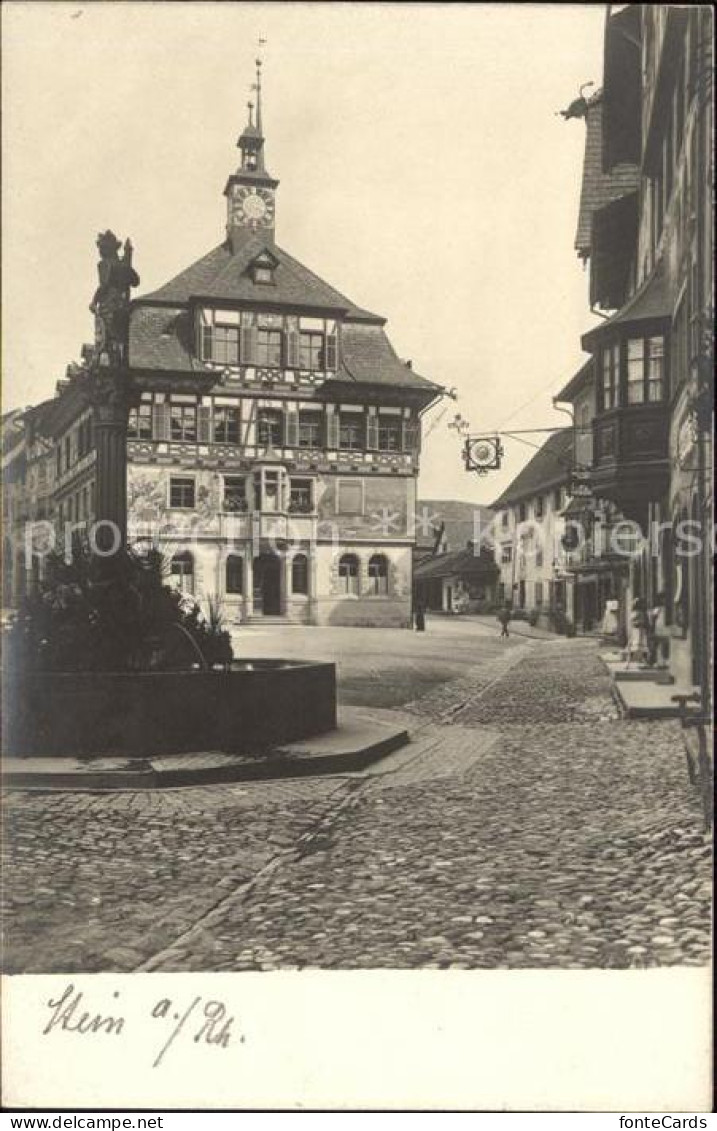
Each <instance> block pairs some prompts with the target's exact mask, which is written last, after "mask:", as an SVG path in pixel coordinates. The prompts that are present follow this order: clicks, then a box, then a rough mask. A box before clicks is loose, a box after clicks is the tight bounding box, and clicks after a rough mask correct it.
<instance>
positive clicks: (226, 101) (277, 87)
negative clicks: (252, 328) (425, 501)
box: [3, 0, 604, 504]
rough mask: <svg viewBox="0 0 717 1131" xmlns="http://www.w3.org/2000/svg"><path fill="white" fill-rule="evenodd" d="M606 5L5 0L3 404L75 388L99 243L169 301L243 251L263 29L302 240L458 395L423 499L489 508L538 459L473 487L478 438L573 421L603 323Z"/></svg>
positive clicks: (311, 258)
mask: <svg viewBox="0 0 717 1131" xmlns="http://www.w3.org/2000/svg"><path fill="white" fill-rule="evenodd" d="M603 21H604V8H603V7H602V6H601V5H589V4H583V5H577V4H576V5H571V4H555V5H550V4H534V5H529V4H516V5H513V4H466V5H463V4H451V5H440V4H436V5H433V4H410V3H402V4H372V3H361V4H339V3H331V4H324V3H317V4H299V3H294V4H251V3H236V4H235V3H226V2H225V3H213V2H211V0H205V2H202V3H191V2H190V3H174V2H164V3H135V2H133V0H128V2H124V3H109V2H102V3H92V4H85V5H83V4H82V3H81V2H78V0H73V2H71V3H64V2H63V0H54V2H51V3H44V2H39V3H18V2H14V0H10V2H9V3H7V2H6V3H5V4H4V11H3V24H4V33H3V40H4V48H3V53H4V58H3V107H4V113H3V200H4V209H3V282H4V287H3V291H4V294H3V307H4V327H5V333H4V336H3V337H4V343H3V373H4V380H3V409H4V411H7V410H8V409H10V408H14V407H19V406H24V405H29V404H32V403H36V402H37V401H39V400H42V399H44V398H46V397H48V396H51V395H52V393H53V391H54V387H55V382H56V380H57V379H58V378H59V377H62V376H63V375H64V371H65V367H66V365H67V363H68V362H69V361H71V360H73V359H78V358H79V353H80V347H81V345H82V343H83V342H87V341H91V340H92V337H93V327H92V316H91V315H90V313H89V311H88V304H89V302H90V300H91V297H92V294H93V293H94V289H95V286H96V263H97V253H96V248H95V240H96V238H97V233H98V232H99V231H104V230H105V229H106V228H112V230H113V231H114V232H115V233H116V234H117V235H118V236H120V237H121V238H122V239H124V238H125V237H126V236H130V237H131V240H132V243H133V244H134V247H135V267H136V269H137V271H138V272H139V274H140V277H141V286H140V287H139V288H138V290H137V291H135V292H134V293H135V295H137V294H141V293H143V292H148V291H150V290H154V289H155V288H156V287H158V286H160V285H161V284H162V283H164V282H166V281H167V280H168V279H170V278H171V277H172V276H174V275H175V274H177V273H178V272H179V271H180V270H182V269H183V268H184V267H186V266H188V265H189V264H190V263H192V262H193V261H194V260H196V259H198V258H199V257H200V256H201V255H203V254H205V253H206V252H207V251H209V250H210V249H211V248H212V247H214V246H216V245H217V244H219V243H220V242H221V241H222V239H223V238H224V224H225V220H226V215H225V199H224V197H223V195H222V193H223V189H224V185H225V183H226V178H227V176H228V174H229V173H231V172H233V171H234V169H235V168H236V166H237V164H238V160H239V153H238V150H237V149H236V148H235V143H236V139H237V137H238V134H239V133H240V131H241V129H242V128H243V126H244V124H245V122H246V113H247V112H246V102H247V99H248V98H249V97H251V94H250V89H249V88H250V84H251V83H252V82H253V78H254V58H255V56H256V51H257V43H258V39H259V37H261V38H264V39H265V40H266V41H267V42H266V45H265V47H264V48H263V56H264V84H263V90H264V99H263V103H264V132H265V135H266V138H267V140H266V147H265V149H266V157H267V165H268V168H269V170H270V171H271V173H272V174H273V175H274V176H275V177H277V178H278V179H279V180H280V182H281V183H280V186H279V189H278V196H277V242H278V243H279V244H280V246H282V247H283V248H285V249H286V250H287V251H289V252H290V253H291V254H292V255H294V256H295V257H296V258H297V259H299V260H300V261H301V262H303V263H305V264H306V266H308V267H310V268H311V269H312V270H314V271H316V272H317V273H318V274H319V275H321V276H322V277H323V278H325V279H326V280H327V282H329V283H331V284H332V285H333V286H335V287H336V288H337V289H339V290H340V291H342V292H343V293H345V294H347V295H348V296H349V297H350V298H351V299H352V300H353V301H354V302H355V303H357V304H358V305H360V306H364V307H367V308H368V309H370V310H373V311H376V312H378V313H380V314H382V315H384V316H385V317H386V318H387V319H388V324H387V331H388V334H389V336H390V338H391V341H392V342H393V345H394V347H395V349H396V351H397V352H398V354H399V356H401V357H403V358H410V359H411V360H412V362H413V366H414V368H415V369H416V370H417V371H418V372H419V373H421V374H423V375H424V376H427V377H430V378H431V379H432V380H434V381H436V382H437V383H439V384H440V385H443V386H445V387H447V388H455V389H456V391H457V397H458V399H457V400H456V401H452V400H444V401H443V403H442V404H440V405H439V406H438V407H437V408H435V409H433V410H432V411H431V412H430V413H429V414H428V416H427V418H426V426H425V432H424V437H425V438H424V451H423V457H422V468H421V476H420V480H419V495H420V496H423V497H424V498H432V499H436V498H454V499H464V500H466V501H469V502H475V503H480V504H488V503H490V502H491V501H492V500H493V499H495V498H497V496H498V495H499V494H500V492H501V491H502V490H503V489H504V488H505V487H506V486H507V485H508V483H509V482H510V481H511V480H512V479H513V478H514V477H515V475H516V474H517V473H518V471H519V470H520V469H521V468H522V467H523V466H524V464H525V463H526V462H527V460H528V459H529V458H530V456H531V455H532V453H533V451H534V449H533V448H531V447H530V446H529V444H539V443H540V442H542V440H544V438H545V437H544V435H540V434H534V435H526V436H524V437H523V439H522V440H521V441H518V440H510V439H508V438H505V439H504V441H503V442H504V448H505V455H504V460H503V466H502V468H501V470H500V471H494V472H491V473H490V474H488V475H486V476H482V477H480V478H479V477H477V476H476V475H474V474H470V473H467V472H466V471H465V469H464V467H463V463H462V460H461V441H460V439H459V438H458V436H457V434H456V432H455V431H454V430H452V429H450V428H449V427H448V424H449V423H450V421H451V420H452V419H453V417H454V416H455V414H456V413H460V414H461V416H462V417H463V418H464V419H465V420H467V421H468V422H469V424H470V431H471V434H473V435H490V434H492V433H493V431H494V430H499V429H502V427H503V426H504V425H505V426H509V427H511V428H514V429H518V428H520V429H528V428H549V427H559V426H561V425H564V424H566V423H567V422H568V421H567V417H566V416H564V415H562V414H560V413H558V412H556V411H555V410H554V409H553V408H552V405H551V400H550V398H551V396H552V395H553V394H554V393H555V392H557V391H558V390H559V389H560V388H561V387H562V385H563V384H565V382H566V381H567V380H568V379H569V378H570V377H571V376H572V374H573V373H574V372H575V371H576V370H577V368H578V367H579V365H580V364H581V360H582V357H581V351H580V335H581V334H582V333H583V332H584V331H585V330H587V329H589V327H590V326H592V325H594V324H595V321H596V319H595V317H594V316H592V315H591V314H590V311H589V305H588V287H587V284H588V279H587V274H586V273H585V272H584V270H583V267H582V264H581V263H580V261H579V260H578V258H577V256H576V253H575V251H574V249H573V240H574V236H575V227H576V222H577V212H578V202H579V195H580V179H581V171H582V156H583V146H584V131H585V127H584V124H583V122H582V121H569V122H565V121H563V119H562V118H560V117H559V116H557V114H556V112H557V111H558V110H559V109H561V108H563V107H566V106H567V105H568V104H569V103H570V102H571V101H572V100H573V99H574V98H575V97H576V96H577V93H578V89H579V87H580V85H581V84H582V83H585V82H588V81H593V82H595V84H596V87H597V86H598V85H599V82H600V75H601V70H602V32H603Z"/></svg>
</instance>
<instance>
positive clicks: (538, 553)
mask: <svg viewBox="0 0 717 1131" xmlns="http://www.w3.org/2000/svg"><path fill="white" fill-rule="evenodd" d="M535 564H536V566H537V567H538V568H540V566H542V564H543V547H542V546H536V547H535Z"/></svg>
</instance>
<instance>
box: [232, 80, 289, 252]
mask: <svg viewBox="0 0 717 1131" xmlns="http://www.w3.org/2000/svg"><path fill="white" fill-rule="evenodd" d="M254 90H255V91H256V121H254V104H253V103H252V102H249V103H248V107H249V121H248V123H247V125H246V126H245V127H244V129H243V130H242V132H241V134H240V135H239V140H238V141H237V146H238V147H239V149H240V151H241V165H240V166H239V168H238V169H237V171H236V173H232V175H231V176H230V177H229V180H228V181H227V183H226V188H225V189H224V195H225V196H226V198H227V238H228V239H229V241H230V242H231V245H232V250H233V251H237V250H238V249H239V247H240V246H241V244H242V243H243V242H244V240H245V239H246V234H247V231H251V232H254V233H255V234H257V235H259V234H261V235H265V236H266V238H267V240H268V241H273V239H274V219H275V196H276V188H277V185H278V184H279V182H278V181H276V180H274V178H273V177H272V176H271V175H270V174H269V173H268V172H267V170H266V167H265V165H264V134H263V130H262V123H261V59H257V61H256V83H255V84H254Z"/></svg>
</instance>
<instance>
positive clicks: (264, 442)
mask: <svg viewBox="0 0 717 1131" xmlns="http://www.w3.org/2000/svg"><path fill="white" fill-rule="evenodd" d="M268 332H269V331H267V333H268ZM283 424H284V418H283V414H282V411H281V409H280V408H260V409H259V415H258V418H257V424H256V432H257V443H258V444H259V447H260V448H280V447H281V446H282V443H283V432H284V428H283Z"/></svg>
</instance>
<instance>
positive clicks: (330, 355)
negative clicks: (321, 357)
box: [326, 334, 339, 369]
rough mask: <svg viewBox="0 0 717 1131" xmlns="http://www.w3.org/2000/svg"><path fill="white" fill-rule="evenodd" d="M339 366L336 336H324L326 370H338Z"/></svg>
mask: <svg viewBox="0 0 717 1131" xmlns="http://www.w3.org/2000/svg"><path fill="white" fill-rule="evenodd" d="M338 365H339V344H338V340H337V337H336V334H327V335H326V368H327V369H338Z"/></svg>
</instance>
